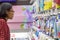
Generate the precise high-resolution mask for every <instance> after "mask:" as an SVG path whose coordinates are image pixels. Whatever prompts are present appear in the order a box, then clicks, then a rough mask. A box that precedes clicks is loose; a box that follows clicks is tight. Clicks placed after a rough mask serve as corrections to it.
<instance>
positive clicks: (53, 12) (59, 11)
mask: <svg viewBox="0 0 60 40" xmlns="http://www.w3.org/2000/svg"><path fill="white" fill-rule="evenodd" d="M59 14H60V9H58V8H57V9H50V10H46V11H41V12H38V13H35V14H33V18H35V17H40V18H46V17H53V16H58V15H59ZM49 20H50V19H49ZM43 25H44V24H43ZM33 27H34V26H33ZM50 30H51V29H50ZM54 30H55V29H54ZM37 31H38V29H37ZM39 33H40V32H39ZM42 34H44V32H42ZM42 34H40V37H41V35H42ZM44 35H46V34H44ZM44 35H43V36H44ZM45 37H47V38H48V40H49V39H50V38H51V40H55V39H59V38H58V37H52V36H49V35H46V36H45ZM40 40H43V39H40Z"/></svg>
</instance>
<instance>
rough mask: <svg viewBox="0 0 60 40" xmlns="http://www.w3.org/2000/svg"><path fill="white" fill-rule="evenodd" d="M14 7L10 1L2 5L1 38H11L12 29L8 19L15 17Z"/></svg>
mask: <svg viewBox="0 0 60 40" xmlns="http://www.w3.org/2000/svg"><path fill="white" fill-rule="evenodd" d="M13 13H14V11H13V9H12V5H11V4H10V3H2V4H1V5H0V40H10V30H9V27H8V25H7V20H8V19H12V18H13Z"/></svg>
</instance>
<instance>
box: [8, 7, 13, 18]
mask: <svg viewBox="0 0 60 40" xmlns="http://www.w3.org/2000/svg"><path fill="white" fill-rule="evenodd" d="M13 15H14V10H13V9H12V8H11V9H10V11H7V17H8V19H12V18H13Z"/></svg>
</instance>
